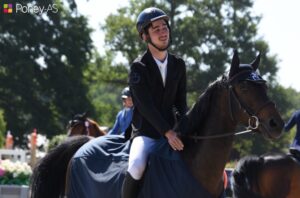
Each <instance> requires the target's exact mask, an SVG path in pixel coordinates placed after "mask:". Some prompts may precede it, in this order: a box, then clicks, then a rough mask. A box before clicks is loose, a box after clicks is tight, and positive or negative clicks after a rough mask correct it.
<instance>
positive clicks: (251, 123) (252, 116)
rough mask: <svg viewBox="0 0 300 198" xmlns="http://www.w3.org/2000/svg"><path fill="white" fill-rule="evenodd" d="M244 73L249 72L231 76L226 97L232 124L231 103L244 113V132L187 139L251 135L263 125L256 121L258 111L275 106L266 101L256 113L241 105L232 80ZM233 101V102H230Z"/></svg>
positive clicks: (196, 137) (196, 138)
mask: <svg viewBox="0 0 300 198" xmlns="http://www.w3.org/2000/svg"><path fill="white" fill-rule="evenodd" d="M246 72H249V71H244V72H240V73H239V74H237V75H235V76H233V77H232V78H231V79H230V80H229V86H228V95H229V100H228V105H229V109H230V118H231V120H232V121H233V122H234V121H236V120H235V118H234V115H233V110H232V106H233V105H232V103H233V102H236V103H237V105H238V106H239V109H240V110H242V112H244V113H246V114H247V116H248V126H247V127H246V130H244V131H239V132H232V133H224V134H218V135H208V136H198V135H194V136H190V135H188V136H187V137H188V138H191V139H194V140H204V139H215V138H223V137H228V136H237V135H241V134H245V133H251V132H254V131H253V130H255V129H257V128H258V126H259V125H263V124H262V123H260V121H259V119H258V116H257V115H258V114H259V112H260V111H262V110H263V109H264V108H265V107H267V106H269V105H275V104H274V103H273V102H272V101H270V100H268V101H266V102H265V103H264V104H263V105H261V106H260V107H259V108H258V109H257V110H256V111H253V110H251V108H249V107H248V106H247V105H245V104H243V103H242V102H241V100H240V99H239V97H238V96H237V94H236V93H235V91H234V89H233V84H234V83H233V82H234V80H235V79H236V78H237V77H239V76H240V75H244V74H245V73H246ZM232 100H233V101H232Z"/></svg>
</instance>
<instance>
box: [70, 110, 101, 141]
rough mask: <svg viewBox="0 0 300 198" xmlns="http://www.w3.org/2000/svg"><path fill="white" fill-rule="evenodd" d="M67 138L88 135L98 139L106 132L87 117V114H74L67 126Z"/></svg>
mask: <svg viewBox="0 0 300 198" xmlns="http://www.w3.org/2000/svg"><path fill="white" fill-rule="evenodd" d="M67 128H68V136H73V135H88V136H92V137H98V136H102V135H105V134H106V132H104V131H103V130H101V128H100V126H99V125H98V123H97V122H96V121H94V120H92V119H90V118H88V117H87V113H83V114H76V115H75V116H74V117H73V119H72V120H70V121H69V124H68V127H67Z"/></svg>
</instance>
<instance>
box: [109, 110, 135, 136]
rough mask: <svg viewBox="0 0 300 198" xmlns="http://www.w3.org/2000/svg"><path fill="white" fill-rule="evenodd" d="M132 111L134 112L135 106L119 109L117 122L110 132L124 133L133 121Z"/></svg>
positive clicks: (115, 133) (114, 133)
mask: <svg viewBox="0 0 300 198" xmlns="http://www.w3.org/2000/svg"><path fill="white" fill-rule="evenodd" d="M132 112H133V108H130V109H125V108H124V109H122V110H121V111H119V113H118V114H117V117H116V121H115V124H114V126H113V128H112V129H111V130H110V131H109V132H108V134H113V135H124V133H125V131H126V129H127V128H128V126H129V125H130V123H131V120H132Z"/></svg>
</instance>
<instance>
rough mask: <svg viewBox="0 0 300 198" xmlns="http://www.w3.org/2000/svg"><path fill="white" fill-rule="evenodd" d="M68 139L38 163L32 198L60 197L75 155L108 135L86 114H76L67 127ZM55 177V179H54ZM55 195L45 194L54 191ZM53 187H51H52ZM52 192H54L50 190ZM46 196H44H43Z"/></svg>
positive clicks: (35, 169)
mask: <svg viewBox="0 0 300 198" xmlns="http://www.w3.org/2000/svg"><path fill="white" fill-rule="evenodd" d="M67 129H68V133H67V135H68V138H67V139H66V140H65V141H64V142H63V143H61V144H59V145H58V146H56V147H55V148H54V149H52V150H50V151H49V152H48V153H47V155H46V156H45V157H44V158H42V159H41V160H40V161H38V162H37V164H36V165H35V168H34V170H33V175H32V178H31V182H33V183H34V185H32V186H31V192H32V193H31V197H36V198H37V197H47V196H48V197H49V198H50V197H53V198H54V197H59V193H57V192H59V191H64V189H65V175H66V172H67V167H68V164H69V161H70V159H71V158H72V156H73V155H74V153H75V152H76V151H77V150H78V149H79V148H80V147H81V146H82V145H83V144H85V143H87V142H88V141H89V140H91V139H93V138H94V137H99V136H103V135H105V134H106V133H105V132H104V131H103V130H101V129H100V126H99V124H98V123H97V122H96V121H94V120H92V119H90V118H88V117H87V114H86V113H83V114H76V115H75V116H74V117H73V118H72V120H70V121H69V124H68V126H67ZM53 176H54V177H53ZM54 184H55V187H53V189H54V191H53V194H52V193H50V194H49V195H45V194H44V193H45V192H47V191H48V190H49V188H51V189H52V186H53V185H54ZM50 186H51V187H50ZM50 191H52V190H50ZM43 194H44V195H43Z"/></svg>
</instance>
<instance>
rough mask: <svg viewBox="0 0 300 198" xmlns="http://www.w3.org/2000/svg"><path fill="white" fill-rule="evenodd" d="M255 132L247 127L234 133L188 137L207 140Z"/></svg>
mask: <svg viewBox="0 0 300 198" xmlns="http://www.w3.org/2000/svg"><path fill="white" fill-rule="evenodd" d="M251 132H253V129H247V130H244V131H240V132H234V133H225V134H220V135H209V136H196V135H193V136H190V135H189V136H187V137H188V138H191V139H194V140H207V139H216V138H223V137H228V136H235V135H242V134H245V133H251Z"/></svg>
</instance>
